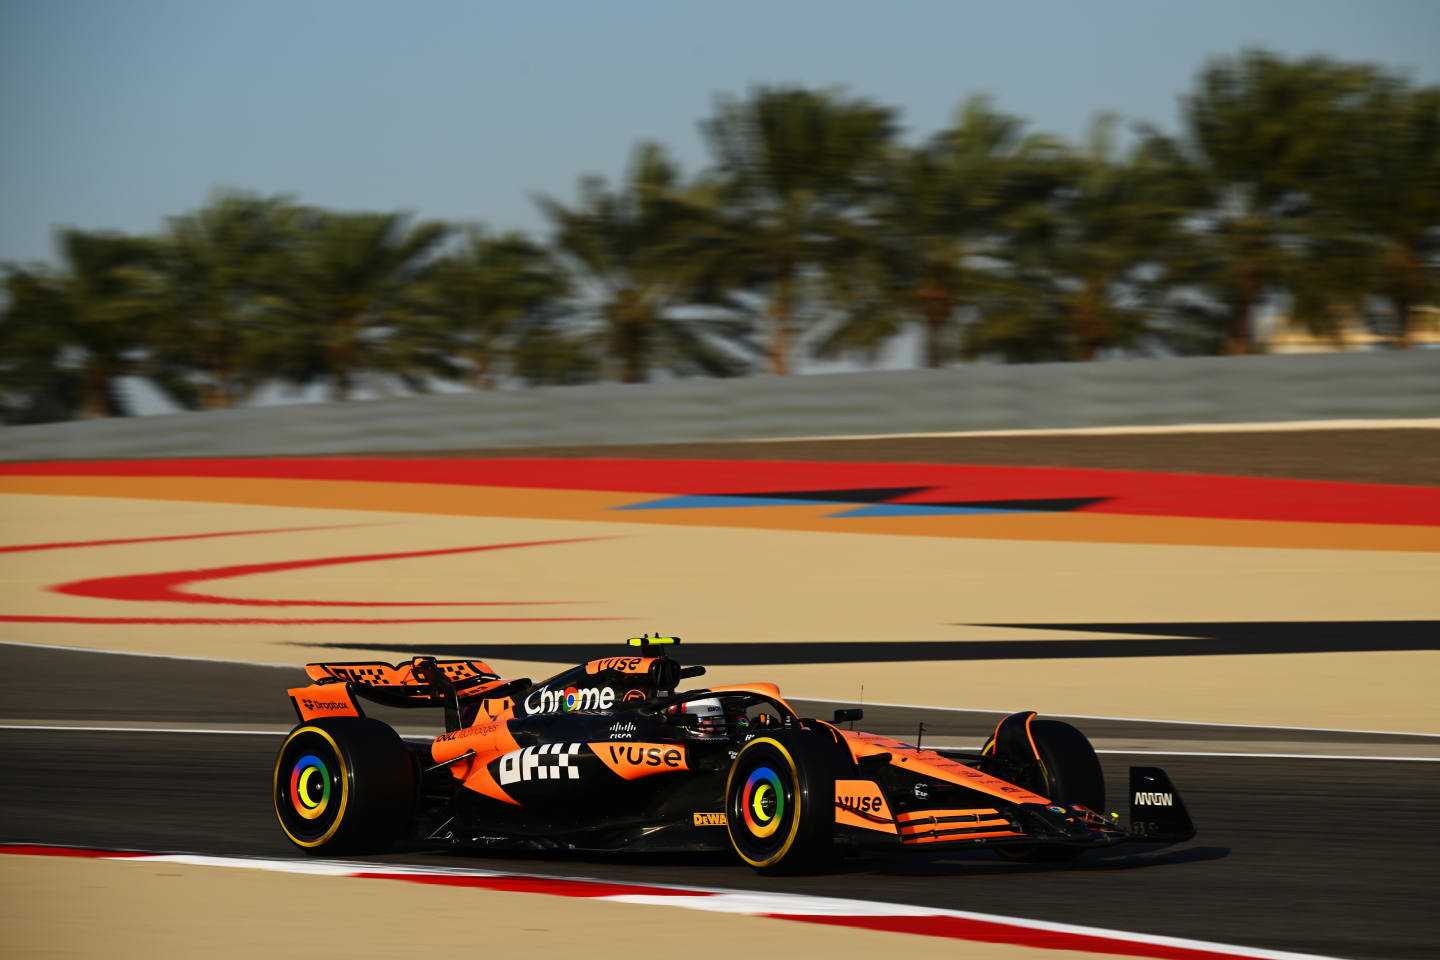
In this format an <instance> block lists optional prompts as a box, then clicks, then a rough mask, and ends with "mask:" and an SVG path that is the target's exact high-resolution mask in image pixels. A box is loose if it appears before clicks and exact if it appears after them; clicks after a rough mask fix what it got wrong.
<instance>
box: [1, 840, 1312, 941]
mask: <svg viewBox="0 0 1440 960" xmlns="http://www.w3.org/2000/svg"><path fill="white" fill-rule="evenodd" d="M0 851H3V848H0ZM113 859H114V860H116V861H119V862H128V863H152V864H153V863H168V864H183V865H190V866H202V867H229V868H241V869H252V870H267V871H274V872H279V873H298V874H310V875H320V876H357V875H363V874H371V875H378V876H374V878H375V879H387V880H405V879H406V878H407V877H413V876H454V877H494V878H500V879H503V878H512V877H513V878H524V879H527V880H540V881H550V882H552V883H567V882H568V883H579V884H586V883H604V884H607V885H611V886H614V885H616V881H614V880H607V879H602V878H592V877H562V876H554V875H546V874H534V873H516V872H510V871H505V872H499V871H493V870H480V869H466V868H461V869H444V870H441V869H434V868H426V867H419V866H410V865H399V864H390V863H363V862H355V861H350V862H336V861H314V860H310V861H298V860H270V859H261V858H250V857H215V856H196V855H190V854H162V855H154V856H122V857H116V858H113ZM619 885H621V886H625V885H627V884H623V883H622V884H619ZM638 886H643V887H648V888H651V889H656V888H659V889H665V890H672V891H675V892H674V893H671V894H654V893H639V892H637V893H613V894H608V895H604V896H598V897H593V898H591V897H587V898H586V899H594V900H608V901H610V902H613V903H630V904H645V905H650V906H667V907H672V908H680V909H688V910H704V911H710V912H719V913H736V914H749V915H760V916H767V917H772V918H776V919H788V920H805V919H807V918H812V917H853V918H882V917H909V918H915V919H916V920H921V921H923V920H924V919H927V918H941V917H943V918H953V919H954V920H958V921H961V922H962V923H963V922H969V923H978V924H985V925H987V927H986V930H985V933H984V936H977V935H976V934H975V933H973V932H970V933H969V934H968V935H967V933H966V932H964V931H963V930H956V929H954V928H952V931H951V932H949V933H939V934H938V935H940V936H950V937H953V938H956V939H963V940H976V939H984V940H993V939H994V938H995V934H996V932H997V931H996V929H995V927H996V926H999V927H1002V928H1009V931H1010V932H1009V933H1008V935H1002V936H1001V937H1000V942H1002V943H1003V942H1017V941H1019V942H1026V940H1027V939H1028V937H1032V936H1033V934H1032V933H1030V932H1032V931H1033V932H1043V933H1045V934H1048V935H1050V937H1049V938H1047V939H1049V941H1050V942H1048V943H1045V944H1043V946H1045V947H1048V948H1050V949H1059V950H1077V949H1086V950H1091V951H1095V950H1098V951H1100V952H1111V950H1107V949H1106V948H1107V947H1110V948H1111V949H1112V950H1113V949H1114V948H1116V947H1121V948H1127V947H1128V949H1122V951H1118V952H1123V953H1126V954H1130V955H1139V956H1152V957H1153V956H1165V955H1171V956H1173V955H1174V954H1175V953H1176V952H1179V951H1196V952H1203V953H1205V954H1209V955H1212V956H1213V955H1215V954H1219V955H1222V956H1232V957H1244V958H1255V960H1325V958H1321V957H1319V956H1318V955H1316V954H1305V953H1292V952H1289V951H1282V950H1266V949H1263V948H1259V947H1247V946H1239V945H1235V944H1226V943H1217V942H1215V941H1207V940H1192V939H1189V938H1185V937H1169V936H1162V935H1157V934H1147V933H1136V932H1132V931H1128V930H1114V929H1109V928H1105V927H1090V926H1080V925H1078V924H1070V923H1056V922H1053V921H1048V920H1035V919H1030V918H1027V917H1011V916H1005V915H1002V914H993V913H978V912H975V911H970V910H947V909H943V908H940V907H923V906H918V905H913V904H905V903H889V902H884V901H873V900H851V899H842V898H839V897H824V896H811V895H806V894H794V893H781V892H769V891H761V892H755V891H742V890H730V889H725V888H716V887H700V886H690V885H679V884H666V883H646V884H643V885H638ZM501 889H503V887H502V888H501ZM553 892H558V891H553ZM687 894H688V896H687ZM561 895H565V894H561ZM569 895H570V896H584V894H583V893H578V892H572V893H570V894H569ZM972 930H973V928H972ZM902 931H903V927H902ZM903 932H907V933H910V932H911V931H903ZM921 932H928V933H931V934H932V935H936V934H935V933H934V932H933V931H932V930H930V929H927V927H926V926H925V925H924V924H923V923H921V924H917V927H916V929H915V930H914V931H913V933H921ZM1027 935H1028V936H1027ZM1106 941H1108V943H1106ZM1137 947H1138V948H1139V949H1137ZM1143 947H1152V948H1156V949H1155V950H1154V951H1147V950H1145V949H1143Z"/></svg>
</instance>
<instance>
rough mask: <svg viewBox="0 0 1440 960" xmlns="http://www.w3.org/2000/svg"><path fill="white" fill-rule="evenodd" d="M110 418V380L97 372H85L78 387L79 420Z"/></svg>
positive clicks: (102, 373) (100, 372) (101, 372)
mask: <svg viewBox="0 0 1440 960" xmlns="http://www.w3.org/2000/svg"><path fill="white" fill-rule="evenodd" d="M108 416H110V378H109V377H108V376H107V375H106V374H105V373H104V372H103V371H99V370H86V371H85V374H84V380H83V381H82V383H81V387H80V418H81V419H82V420H102V419H104V418H105V417H108Z"/></svg>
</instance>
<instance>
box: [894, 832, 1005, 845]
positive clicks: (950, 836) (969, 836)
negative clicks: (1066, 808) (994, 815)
mask: <svg viewBox="0 0 1440 960" xmlns="http://www.w3.org/2000/svg"><path fill="white" fill-rule="evenodd" d="M1022 836H1024V834H1022V833H1016V832H1015V831H1014V830H997V831H995V832H993V833H941V834H934V833H932V834H928V835H926V836H923V837H905V838H904V841H903V842H905V843H944V842H945V841H946V840H978V839H982V838H985V837H1022Z"/></svg>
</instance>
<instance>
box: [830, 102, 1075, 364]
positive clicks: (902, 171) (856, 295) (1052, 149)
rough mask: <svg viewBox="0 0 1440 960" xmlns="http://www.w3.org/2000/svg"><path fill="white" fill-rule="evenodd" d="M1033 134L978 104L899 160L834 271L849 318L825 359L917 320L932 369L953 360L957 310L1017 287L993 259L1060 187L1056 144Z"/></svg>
mask: <svg viewBox="0 0 1440 960" xmlns="http://www.w3.org/2000/svg"><path fill="white" fill-rule="evenodd" d="M1023 131H1024V123H1023V121H1021V120H1020V119H1019V118H1017V117H1013V116H1009V115H1006V114H1002V113H998V112H996V111H995V110H994V109H993V108H992V107H991V105H990V101H989V99H988V98H987V97H984V96H978V95H977V96H973V97H971V98H969V99H968V100H966V101H965V103H964V104H962V105H961V107H960V108H959V110H957V112H956V117H955V123H954V125H953V126H952V127H950V128H949V129H948V130H945V131H943V132H941V133H940V134H937V135H936V136H935V137H934V138H932V139H931V140H930V141H929V142H928V143H926V144H925V145H924V146H922V147H920V148H918V149H915V150H901V151H897V153H896V155H895V156H894V158H893V160H892V162H891V163H890V164H888V165H887V177H886V181H885V187H886V188H885V190H884V191H882V192H881V193H880V194H879V195H878V197H876V200H875V223H874V228H873V229H872V230H869V231H866V233H865V234H864V235H862V239H861V242H860V243H858V244H853V245H849V249H847V250H845V251H843V252H842V253H841V255H839V256H836V257H833V258H832V260H831V262H830V264H831V267H832V269H831V281H832V282H831V289H832V290H833V291H835V292H836V293H837V294H838V296H837V298H836V299H837V301H838V302H839V304H840V305H841V306H842V308H843V309H845V312H846V318H845V320H844V321H843V322H841V323H840V324H839V325H838V326H837V327H836V328H835V329H834V330H833V331H832V332H831V333H830V334H829V336H828V337H827V338H826V339H825V340H824V341H823V342H822V343H821V345H820V352H821V353H828V354H833V353H836V352H840V351H843V350H848V349H854V348H859V349H862V350H868V351H872V352H873V350H874V349H875V348H876V346H877V345H878V344H879V343H880V342H882V341H884V340H887V339H889V338H890V337H892V336H894V335H895V334H896V333H898V332H899V331H900V329H901V328H902V327H903V326H905V325H907V324H911V323H918V324H919V325H920V327H921V329H922V331H923V334H924V357H925V365H926V366H929V367H938V366H941V365H943V364H944V363H945V362H946V361H947V360H948V359H949V357H950V356H951V355H952V353H953V346H952V343H951V341H953V340H954V337H953V330H954V326H955V319H956V312H957V310H958V309H960V308H962V307H967V306H970V307H973V306H976V305H977V304H979V303H980V302H981V301H982V300H984V299H986V298H987V297H988V296H989V294H990V292H991V291H993V290H996V289H1005V288H1007V287H1008V286H1009V284H1007V283H1006V282H1005V281H1004V280H1003V279H1002V278H1001V277H1000V276H999V275H998V274H997V272H996V269H995V261H994V258H995V257H997V256H999V255H1000V254H1001V252H1002V251H1003V244H1004V241H1005V237H1006V235H1007V232H1008V231H1009V230H1011V229H1013V228H1016V227H1018V226H1019V225H1020V224H1021V223H1022V222H1023V220H1024V218H1025V217H1027V216H1033V214H1034V210H1035V207H1036V205H1038V204H1040V203H1043V201H1044V200H1045V199H1046V198H1047V197H1048V196H1049V195H1051V194H1052V193H1053V192H1054V190H1055V189H1056V187H1057V185H1058V183H1059V173H1060V168H1059V165H1058V164H1057V163H1056V159H1057V157H1058V155H1059V154H1060V149H1061V148H1060V145H1059V144H1058V142H1057V141H1056V140H1055V139H1054V138H1052V137H1048V136H1043V135H1031V136H1025V135H1024V132H1023Z"/></svg>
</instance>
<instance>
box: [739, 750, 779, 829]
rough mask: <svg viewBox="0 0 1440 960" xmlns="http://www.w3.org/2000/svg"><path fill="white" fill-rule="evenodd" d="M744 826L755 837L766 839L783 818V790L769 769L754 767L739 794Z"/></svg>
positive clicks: (776, 776)
mask: <svg viewBox="0 0 1440 960" xmlns="http://www.w3.org/2000/svg"><path fill="white" fill-rule="evenodd" d="M740 810H741V812H742V813H743V814H744V815H745V826H746V827H747V828H748V829H749V830H750V832H751V833H752V834H754V835H755V836H757V837H768V836H770V834H772V833H774V832H775V831H776V830H778V829H779V828H780V821H781V820H783V819H784V818H785V788H784V786H783V785H782V784H781V783H780V777H779V776H778V775H777V774H776V773H775V771H774V770H771V769H770V768H769V767H756V768H755V770H753V771H752V772H751V774H750V779H748V780H746V781H745V789H744V790H743V791H741V793H740Z"/></svg>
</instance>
